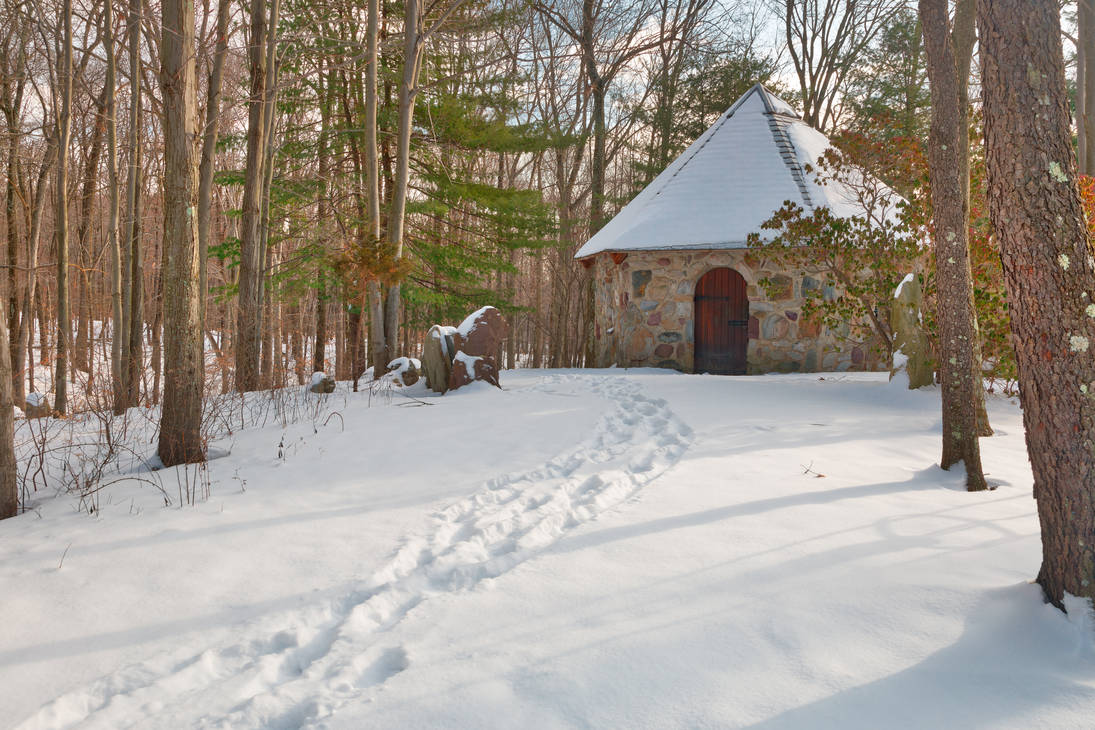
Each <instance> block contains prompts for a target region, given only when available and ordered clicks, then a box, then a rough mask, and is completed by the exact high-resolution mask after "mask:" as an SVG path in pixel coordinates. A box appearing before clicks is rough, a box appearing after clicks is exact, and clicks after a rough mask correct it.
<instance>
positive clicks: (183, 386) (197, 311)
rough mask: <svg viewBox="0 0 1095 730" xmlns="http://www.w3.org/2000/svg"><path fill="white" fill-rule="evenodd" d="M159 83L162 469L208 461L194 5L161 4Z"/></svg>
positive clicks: (173, 0) (187, 1)
mask: <svg viewBox="0 0 1095 730" xmlns="http://www.w3.org/2000/svg"><path fill="white" fill-rule="evenodd" d="M160 57H161V69H160V84H161V86H162V87H163V105H164V245H163V273H164V286H163V313H164V360H165V362H166V364H167V366H166V367H165V368H164V395H163V410H162V412H161V416H160V439H159V444H158V448H157V452H158V454H159V456H160V460H161V461H162V462H163V463H164V465H165V466H174V465H176V464H183V463H192V462H197V461H203V460H204V459H205V446H204V444H203V443H202V438H201V416H202V384H203V382H204V367H203V363H202V329H201V303H200V299H201V297H200V292H199V291H198V281H199V280H198V277H199V267H198V226H197V216H195V214H194V205H195V204H196V203H197V187H198V180H197V172H198V169H197V164H196V163H197V161H196V160H195V159H194V140H195V139H196V134H197V129H196V122H197V119H196V117H197V88H196V84H195V76H196V69H195V62H194V1H193V0H163V35H162V39H161V52H160Z"/></svg>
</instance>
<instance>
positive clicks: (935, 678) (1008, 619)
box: [749, 583, 1095, 730]
mask: <svg viewBox="0 0 1095 730" xmlns="http://www.w3.org/2000/svg"><path fill="white" fill-rule="evenodd" d="M1089 623H1090V622H1089V621H1083V620H1071V619H1070V618H1069V617H1066V616H1065V615H1064V614H1063V613H1061V612H1059V611H1058V610H1057V609H1055V608H1053V607H1052V606H1050V605H1048V604H1045V603H1044V602H1043V600H1042V593H1041V589H1040V588H1039V587H1038V586H1036V585H1032V584H1029V583H1023V584H1020V585H1015V586H1011V587H1008V588H1002V589H995V590H989V591H986V592H985V594H984V595H983V597H982V598H981V600H980V601H978V603H977V604H976V605H975V607H974V609H973V610H972V611H971V612H970V614H969V615H968V616H967V618H966V624H965V630H964V631H963V633H962V635H961V636H960V637H959V638H958V640H957V641H955V643H953V644H952V645H950V646H948V647H946V648H945V649H942V650H940V651H938V652H936V653H934V654H932V655H930V656H928V657H926V658H925V659H924V660H922V661H921V662H919V663H918V664H915V665H913V666H911V667H909V668H907V669H905V670H903V671H900V672H897V673H896V674H892V675H890V676H888V677H883V678H881V679H878V680H875V681H874V682H870V683H868V684H864V685H861V686H859V687H853V688H850V689H846V690H843V691H840V692H837V693H836V694H833V695H830V696H828V697H825V698H822V699H819V700H815V701H813V702H809V703H807V704H805V705H801V706H799V707H796V708H794V709H791V710H787V711H785V712H783V713H781V714H779V715H776V716H774V717H772V718H769V719H767V720H764V721H762V722H759V723H756V724H754V725H751V726H749V727H750V728H753V729H754V730H780V729H783V728H786V729H791V728H795V729H799V728H806V727H832V728H871V729H872V730H874V729H875V728H887V729H896V728H997V727H1000V726H1001V725H1003V724H1006V725H1007V726H1009V727H1035V726H1042V725H1041V724H1045V726H1053V727H1065V726H1066V725H1064V724H1061V723H1066V724H1067V726H1069V727H1081V726H1084V725H1085V724H1087V723H1089V722H1090V719H1091V718H1090V717H1087V719H1086V720H1083V719H1081V718H1084V717H1085V716H1087V714H1088V713H1089V712H1090V708H1091V706H1092V704H1093V703H1095V637H1093V636H1092V635H1091V633H1090V632H1091V628H1090V625H1089ZM1073 723H1079V724H1073Z"/></svg>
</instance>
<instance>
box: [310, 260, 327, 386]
mask: <svg viewBox="0 0 1095 730" xmlns="http://www.w3.org/2000/svg"><path fill="white" fill-rule="evenodd" d="M326 371H327V283H326V280H325V279H324V278H323V274H322V273H321V274H320V275H319V285H318V286H317V288H316V338H315V345H314V347H313V348H312V372H313V373H318V372H326Z"/></svg>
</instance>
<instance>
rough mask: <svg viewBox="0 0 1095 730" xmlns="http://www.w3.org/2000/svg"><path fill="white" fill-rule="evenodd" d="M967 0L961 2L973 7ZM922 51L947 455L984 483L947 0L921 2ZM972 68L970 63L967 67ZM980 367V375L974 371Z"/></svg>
mask: <svg viewBox="0 0 1095 730" xmlns="http://www.w3.org/2000/svg"><path fill="white" fill-rule="evenodd" d="M968 3H969V0H963V2H960V3H959V6H960V9H961V6H962V5H963V4H966V6H967V8H969V9H970V10H972V6H970V5H969V4H968ZM920 19H921V25H922V27H923V32H924V49H925V54H926V57H927V62H928V76H929V79H930V80H931V100H932V105H931V106H932V122H931V140H930V144H929V148H928V162H929V169H930V172H931V183H932V223H933V226H934V239H935V259H936V283H937V286H938V297H937V307H938V313H937V316H936V320H937V321H938V322H939V354H940V358H939V359H940V366H939V379H940V384H941V389H942V399H943V455H942V458H941V460H940V463H939V465H940V466H941V467H943V468H944V469H949V468H950V467H951V466H953V465H954V464H956V463H958V462H962V463H963V464H964V465H965V469H966V488H967V489H969V490H970V491H976V490H980V489H985V488H986V485H985V477H984V474H983V472H982V469H981V448H980V444H979V443H978V441H977V438H978V418H977V407H976V406H977V402H978V399H979V398H983V395H982V394H981V392H980V391H982V390H983V386H982V384H981V381H980V376H979V373H980V362H979V361H978V360H977V358H976V351H977V347H976V343H977V338H978V334H977V320H976V313H975V311H974V308H973V275H972V273H971V271H970V259H969V228H968V221H969V178H968V170H969V162H968V158H967V155H968V151H969V138H968V131H967V126H966V124H965V123H964V120H965V117H966V114H965V113H964V111H965V106H964V99H963V94H962V92H961V90H960V86H962V85H963V84H962V82H960V80H959V68H960V66H961V63H960V62H959V61H958V60H957V59H956V54H955V47H954V43H953V38H952V36H951V33H950V27H949V26H950V21H949V19H948V15H947V0H920ZM966 69H967V73H968V66H966ZM975 372H976V373H978V376H977V377H976V378H975V376H974V374H975Z"/></svg>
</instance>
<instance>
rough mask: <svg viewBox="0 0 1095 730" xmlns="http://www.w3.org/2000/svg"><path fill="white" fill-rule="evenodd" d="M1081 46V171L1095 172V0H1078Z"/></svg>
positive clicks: (1078, 57) (1078, 75)
mask: <svg viewBox="0 0 1095 730" xmlns="http://www.w3.org/2000/svg"><path fill="white" fill-rule="evenodd" d="M1076 4H1077V5H1078V10H1077V15H1078V17H1077V20H1078V26H1079V27H1078V28H1077V31H1078V34H1077V35H1078V44H1077V45H1078V47H1077V49H1076V50H1077V53H1076V63H1077V67H1076V81H1077V89H1076V92H1077V93H1076V97H1077V98H1076V102H1077V103H1076V106H1077V116H1079V117H1080V118H1081V120H1082V124H1079V125H1077V130H1076V131H1077V133H1078V134H1079V137H1080V140H1079V142H1080V150H1081V152H1082V153H1083V154H1081V157H1080V159H1081V162H1080V173H1081V174H1084V175H1095V0H1078V2H1077V3H1076Z"/></svg>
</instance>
